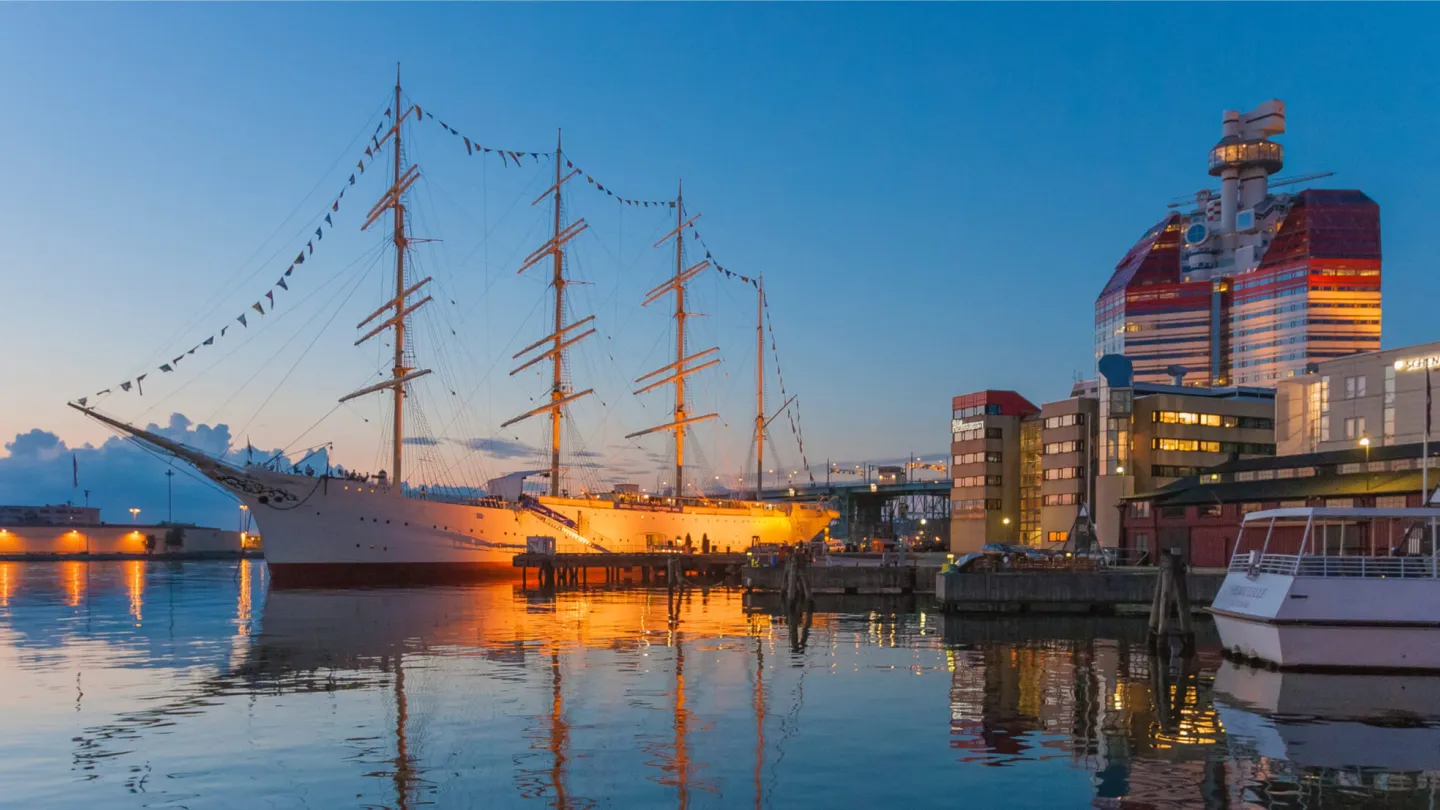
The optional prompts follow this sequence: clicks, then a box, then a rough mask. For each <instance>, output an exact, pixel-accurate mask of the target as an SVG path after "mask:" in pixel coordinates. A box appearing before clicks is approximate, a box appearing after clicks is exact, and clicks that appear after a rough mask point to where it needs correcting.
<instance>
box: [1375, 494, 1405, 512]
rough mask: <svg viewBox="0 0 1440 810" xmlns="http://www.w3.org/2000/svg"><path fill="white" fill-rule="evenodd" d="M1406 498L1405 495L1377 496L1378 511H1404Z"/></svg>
mask: <svg viewBox="0 0 1440 810" xmlns="http://www.w3.org/2000/svg"><path fill="white" fill-rule="evenodd" d="M1405 502H1406V497H1405V496H1404V495H1377V496H1375V506H1376V508H1378V509H1404V508H1405V505H1406V504H1405Z"/></svg>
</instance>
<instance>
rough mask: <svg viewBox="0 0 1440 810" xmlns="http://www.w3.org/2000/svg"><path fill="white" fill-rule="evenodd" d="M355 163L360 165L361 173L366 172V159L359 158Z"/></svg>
mask: <svg viewBox="0 0 1440 810" xmlns="http://www.w3.org/2000/svg"><path fill="white" fill-rule="evenodd" d="M355 165H356V166H358V167H360V173H361V174H364V173H365V161H363V160H357V161H355Z"/></svg>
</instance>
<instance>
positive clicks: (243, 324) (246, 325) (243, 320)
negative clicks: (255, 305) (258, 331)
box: [235, 312, 250, 327]
mask: <svg viewBox="0 0 1440 810" xmlns="http://www.w3.org/2000/svg"><path fill="white" fill-rule="evenodd" d="M235 320H237V321H239V322H240V325H241V326H244V327H249V326H250V324H248V323H246V322H245V314H244V313H243V312H242V313H241V314H240V317H238V318H236V319H235Z"/></svg>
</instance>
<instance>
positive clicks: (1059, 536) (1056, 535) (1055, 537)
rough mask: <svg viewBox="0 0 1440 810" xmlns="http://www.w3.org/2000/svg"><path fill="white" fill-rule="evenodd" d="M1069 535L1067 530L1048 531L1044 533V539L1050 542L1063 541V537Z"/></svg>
mask: <svg viewBox="0 0 1440 810" xmlns="http://www.w3.org/2000/svg"><path fill="white" fill-rule="evenodd" d="M1069 536H1070V533H1069V532H1050V533H1048V534H1046V535H1045V539H1046V540H1049V541H1050V542H1052V543H1063V542H1065V538H1067V537H1069Z"/></svg>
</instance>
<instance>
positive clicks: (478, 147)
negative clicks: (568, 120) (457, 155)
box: [401, 104, 555, 169]
mask: <svg viewBox="0 0 1440 810" xmlns="http://www.w3.org/2000/svg"><path fill="white" fill-rule="evenodd" d="M410 109H412V110H414V111H415V118H416V119H418V120H420V121H424V120H427V119H428V120H430V121H434V122H435V123H436V124H438V125H439V126H440V128H441V129H443V130H445V131H446V132H448V133H450V134H451V135H454V136H455V137H457V138H459V139H460V140H461V142H462V143H464V144H465V154H467V155H477V154H478V155H489V154H494V155H497V156H499V158H500V162H501V164H503V165H504V166H505V167H506V168H507V169H508V168H510V166H511V165H512V164H513V165H514V166H515V167H517V168H518V167H520V166H522V165H524V162H525V159H527V158H528V159H529V160H530V161H532V162H533V163H535V164H537V165H538V164H539V163H540V161H541V159H544V160H550V159H551V158H554V157H555V153H554V152H520V151H516V150H513V149H497V148H496V147H493V146H484V145H482V144H481V143H480V142H479V141H478V140H476V139H474V138H472V137H470V136H469V135H465V134H463V133H461V132H460V130H458V129H456V128H454V127H452V126H450V125H449V124H447V123H445V122H444V121H442V120H440V119H439V118H436V117H435V114H434V113H430V112H424V111H422V110H421V109H420V105H419V104H416V105H414V106H412V107H411V108H410ZM401 118H402V119H403V118H404V116H403V115H402V116H401Z"/></svg>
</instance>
